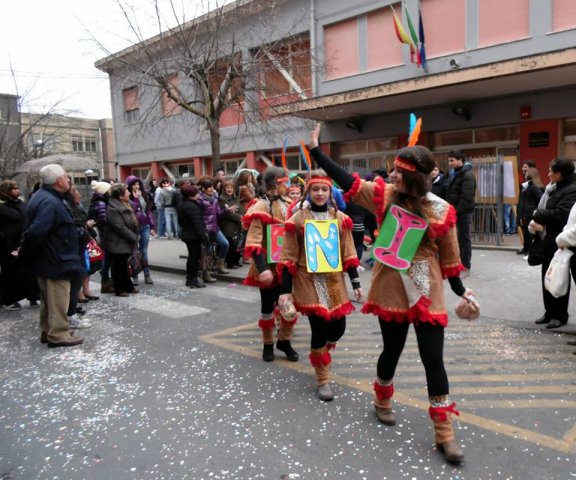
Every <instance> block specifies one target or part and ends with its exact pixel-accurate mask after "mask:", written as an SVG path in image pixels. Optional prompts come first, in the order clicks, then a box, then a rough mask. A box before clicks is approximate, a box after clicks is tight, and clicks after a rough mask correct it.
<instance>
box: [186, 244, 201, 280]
mask: <svg viewBox="0 0 576 480" xmlns="http://www.w3.org/2000/svg"><path fill="white" fill-rule="evenodd" d="M184 243H185V244H186V248H187V249H188V260H186V280H188V282H195V281H196V279H197V277H198V267H199V265H200V253H201V252H202V242H201V241H200V240H185V241H184Z"/></svg>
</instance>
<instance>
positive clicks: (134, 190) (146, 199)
mask: <svg viewBox="0 0 576 480" xmlns="http://www.w3.org/2000/svg"><path fill="white" fill-rule="evenodd" d="M126 185H128V190H129V191H130V204H131V205H132V209H133V210H134V214H135V215H136V218H137V219H138V224H139V225H140V240H139V241H138V249H139V250H140V253H141V254H142V256H143V257H144V260H145V261H146V267H145V268H144V283H146V284H148V285H152V284H154V282H153V281H152V278H151V277H150V268H149V267H148V243H149V242H150V235H152V236H154V235H156V232H155V231H154V227H155V225H154V214H153V212H152V205H153V204H154V201H153V200H152V197H151V196H150V194H149V193H148V191H147V190H146V189H145V188H144V183H143V182H142V180H141V179H140V178H138V177H135V176H134V175H130V176H129V177H128V178H127V179H126ZM132 283H133V284H134V285H138V283H139V282H138V275H136V276H135V277H132Z"/></svg>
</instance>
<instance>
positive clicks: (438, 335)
mask: <svg viewBox="0 0 576 480" xmlns="http://www.w3.org/2000/svg"><path fill="white" fill-rule="evenodd" d="M378 321H379V322H380V330H381V332H382V340H383V342H384V349H383V350H382V353H381V354H380V358H379V359H378V365H377V374H378V378H379V379H381V380H391V379H393V378H394V373H395V372H396V366H397V365H398V360H399V359H400V355H401V354H402V350H404V344H405V343H406V337H407V336H408V328H409V327H410V324H409V323H396V322H393V321H392V322H386V321H384V320H382V319H381V318H379V319H378ZM414 330H415V331H416V339H417V341H418V351H419V352H420V358H421V359H422V363H423V364H424V370H425V371H426V383H427V385H428V396H430V397H436V396H441V395H448V393H449V386H448V375H446V369H445V368H444V327H441V326H440V325H432V324H431V323H425V322H422V323H420V324H414Z"/></svg>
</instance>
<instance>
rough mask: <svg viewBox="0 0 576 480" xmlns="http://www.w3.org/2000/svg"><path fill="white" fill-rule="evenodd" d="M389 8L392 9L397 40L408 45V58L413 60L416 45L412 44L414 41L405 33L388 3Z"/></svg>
mask: <svg viewBox="0 0 576 480" xmlns="http://www.w3.org/2000/svg"><path fill="white" fill-rule="evenodd" d="M390 8H391V9H392V16H393V17H394V31H395V32H396V37H397V38H398V41H399V42H400V43H405V44H406V45H408V46H409V47H410V60H411V61H412V62H414V57H415V55H414V54H415V52H416V50H417V47H416V45H415V44H414V42H412V39H411V38H410V37H409V36H408V34H407V33H406V30H404V27H403V26H402V24H401V23H400V20H398V16H397V15H396V11H395V10H394V7H393V6H392V5H390Z"/></svg>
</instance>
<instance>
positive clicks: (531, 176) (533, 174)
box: [526, 168, 544, 188]
mask: <svg viewBox="0 0 576 480" xmlns="http://www.w3.org/2000/svg"><path fill="white" fill-rule="evenodd" d="M526 180H532V183H533V184H534V185H536V186H537V187H538V188H542V187H543V186H544V184H543V183H542V179H541V178H540V172H539V171H538V169H537V168H529V169H528V170H526Z"/></svg>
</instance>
